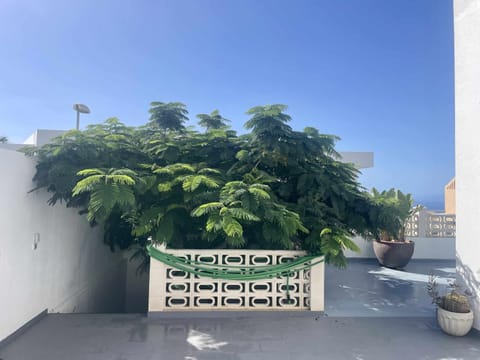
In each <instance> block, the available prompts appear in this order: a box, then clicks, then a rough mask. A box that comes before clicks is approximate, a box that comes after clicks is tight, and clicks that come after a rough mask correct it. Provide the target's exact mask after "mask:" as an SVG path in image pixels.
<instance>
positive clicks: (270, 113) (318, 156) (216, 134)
mask: <svg viewBox="0 0 480 360" xmlns="http://www.w3.org/2000/svg"><path fill="white" fill-rule="evenodd" d="M151 106H152V107H151V109H150V114H151V116H150V121H149V122H148V123H147V124H146V125H144V126H140V127H128V126H126V125H124V124H122V123H121V122H120V121H119V120H118V119H114V118H113V119H108V120H107V121H106V122H105V123H103V124H98V125H92V126H89V127H88V128H87V129H86V130H85V131H76V130H74V131H70V132H68V133H66V134H64V135H63V136H61V137H59V138H57V139H56V140H55V141H53V142H52V143H51V144H48V145H45V146H43V147H41V148H39V149H30V150H29V152H30V153H31V154H36V155H38V159H39V162H38V165H37V172H36V174H35V177H34V180H35V182H36V184H37V187H36V188H37V189H38V188H45V189H46V190H47V191H49V192H50V193H51V194H52V196H51V198H50V204H52V205H53V204H55V203H56V202H58V201H64V202H66V204H67V206H72V207H77V208H79V209H80V212H81V213H86V214H87V218H88V220H89V221H90V222H91V223H92V224H96V223H101V224H103V226H104V227H105V230H106V231H105V242H106V243H107V244H108V245H109V246H110V247H112V249H113V248H115V247H120V248H127V247H131V246H138V247H139V249H140V250H141V251H142V249H144V246H145V245H146V244H147V243H148V242H149V241H158V242H166V243H168V245H169V246H170V247H178V248H181V247H186V248H253V249H305V250H307V251H308V252H310V253H313V254H324V255H325V256H326V259H327V261H328V262H330V263H333V264H335V265H338V266H344V265H345V256H344V250H345V249H352V250H356V249H357V248H356V245H355V244H354V243H353V242H352V241H351V239H350V238H351V236H352V235H354V234H363V233H368V232H370V233H371V232H372V230H371V228H370V227H371V225H372V221H371V216H370V214H371V212H372V211H373V205H372V204H373V203H372V201H371V198H370V196H369V195H368V194H367V193H366V192H365V191H364V190H363V189H362V187H361V186H360V185H359V183H358V180H357V177H358V171H357V170H356V169H355V168H354V167H353V166H352V165H349V164H345V163H342V162H340V161H338V153H337V152H336V150H335V143H336V141H337V140H338V137H336V136H333V135H325V134H321V133H320V132H319V131H318V130H317V129H315V128H312V127H308V128H305V129H304V130H303V131H296V130H294V129H292V128H291V127H290V126H289V124H288V123H289V121H290V120H291V118H290V116H289V115H288V114H286V113H285V111H286V109H287V108H286V106H285V105H280V104H276V105H267V106H256V107H254V108H252V109H250V110H248V112H247V114H248V115H250V119H249V120H248V121H247V122H246V124H245V127H246V128H247V129H248V130H250V132H249V133H247V134H245V135H241V136H238V135H237V134H236V133H235V132H234V131H232V130H231V129H229V128H228V127H227V126H226V120H225V119H224V118H223V117H222V116H221V115H220V113H219V112H218V110H215V111H214V112H212V113H211V114H209V115H206V114H200V115H198V118H199V119H200V125H202V126H203V127H205V128H206V129H207V131H206V132H205V133H200V132H198V131H195V130H193V129H191V128H186V127H185V126H184V123H185V122H186V120H187V114H188V111H187V109H186V107H185V105H184V104H182V103H162V102H152V103H151ZM150 238H151V239H152V240H149V239H150Z"/></svg>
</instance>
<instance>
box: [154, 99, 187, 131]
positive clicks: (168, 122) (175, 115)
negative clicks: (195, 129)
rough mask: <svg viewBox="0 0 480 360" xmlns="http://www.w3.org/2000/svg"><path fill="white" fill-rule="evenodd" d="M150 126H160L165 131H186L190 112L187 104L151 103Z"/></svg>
mask: <svg viewBox="0 0 480 360" xmlns="http://www.w3.org/2000/svg"><path fill="white" fill-rule="evenodd" d="M149 113H150V124H151V125H153V126H158V127H159V128H160V129H163V130H164V131H168V130H170V131H180V132H181V131H184V130H185V126H184V123H185V122H186V121H187V120H188V117H187V115H188V111H187V108H186V106H185V104H182V103H180V102H169V103H163V102H159V101H154V102H152V103H150V110H149Z"/></svg>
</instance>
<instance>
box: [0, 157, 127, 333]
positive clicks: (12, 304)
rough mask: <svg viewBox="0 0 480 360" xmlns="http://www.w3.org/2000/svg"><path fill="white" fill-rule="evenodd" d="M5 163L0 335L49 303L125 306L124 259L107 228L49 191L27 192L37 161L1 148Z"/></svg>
mask: <svg viewBox="0 0 480 360" xmlns="http://www.w3.org/2000/svg"><path fill="white" fill-rule="evenodd" d="M0 166H1V173H2V176H0V199H1V201H0V228H1V237H0V286H1V289H0V293H1V294H2V295H1V296H0V341H1V340H3V339H5V338H6V337H7V336H8V335H10V334H12V333H13V332H15V331H16V330H17V329H19V328H20V327H21V326H23V325H24V324H25V323H27V322H28V321H30V320H31V319H32V318H34V317H35V316H36V315H38V314H39V313H42V312H43V311H45V310H47V311H48V312H52V313H57V312H60V313H72V312H74V313H78V312H119V311H123V309H124V292H125V290H124V287H125V263H126V260H125V259H124V258H123V257H122V255H121V253H120V252H116V253H112V252H111V251H110V250H109V248H108V247H107V246H105V245H104V244H103V241H102V237H103V234H102V231H101V228H100V227H96V228H91V227H90V226H89V224H88V223H87V221H86V219H85V217H81V216H79V215H78V210H77V209H68V208H66V207H65V206H64V205H62V204H57V205H55V206H48V205H47V199H48V197H49V196H48V194H47V193H46V192H43V191H39V192H34V193H30V194H29V193H28V191H29V190H31V189H32V188H33V187H34V184H33V183H32V181H31V179H32V177H33V175H34V172H35V160H33V159H31V158H28V157H26V156H25V155H23V154H21V153H18V152H16V151H12V150H6V149H0ZM34 242H36V246H35V245H34Z"/></svg>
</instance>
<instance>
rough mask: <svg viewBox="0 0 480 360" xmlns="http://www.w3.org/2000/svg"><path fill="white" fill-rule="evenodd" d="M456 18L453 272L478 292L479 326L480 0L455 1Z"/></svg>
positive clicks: (478, 318) (479, 316)
mask: <svg viewBox="0 0 480 360" xmlns="http://www.w3.org/2000/svg"><path fill="white" fill-rule="evenodd" d="M454 23H455V160H456V168H455V172H456V187H457V189H456V191H457V199H456V200H457V274H458V275H460V277H461V278H462V279H463V280H464V282H465V283H466V284H467V285H468V286H469V287H470V289H471V290H472V291H473V292H474V293H475V294H476V295H477V296H476V299H474V301H473V309H474V313H475V315H474V316H475V322H474V327H475V328H476V329H480V242H479V237H478V228H479V227H478V224H479V220H480V207H479V206H478V202H479V200H480V149H479V146H478V143H479V136H480V40H479V39H480V1H479V0H455V2H454Z"/></svg>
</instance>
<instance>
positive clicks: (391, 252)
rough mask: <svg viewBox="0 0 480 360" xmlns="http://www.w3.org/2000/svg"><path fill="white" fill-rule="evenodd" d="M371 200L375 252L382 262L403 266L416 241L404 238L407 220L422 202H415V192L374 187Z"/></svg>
mask: <svg viewBox="0 0 480 360" xmlns="http://www.w3.org/2000/svg"><path fill="white" fill-rule="evenodd" d="M371 200H372V203H373V204H372V205H373V207H372V210H371V214H370V221H371V228H372V229H373V230H372V234H371V235H372V237H373V238H374V242H373V250H374V252H375V256H376V257H377V259H378V262H379V263H380V264H381V265H384V266H387V267H391V268H403V267H405V266H406V265H407V264H408V262H409V261H410V259H411V258H412V255H413V251H414V249H415V243H414V242H413V241H411V240H407V239H406V238H405V230H406V227H407V224H408V220H409V219H410V218H411V217H412V216H413V215H414V214H416V213H417V212H418V211H419V210H420V209H421V206H419V205H417V206H413V198H412V195H411V194H404V193H402V192H401V191H400V190H396V189H390V190H388V191H387V190H384V191H382V192H379V191H378V190H376V189H375V188H373V189H372V193H371Z"/></svg>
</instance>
